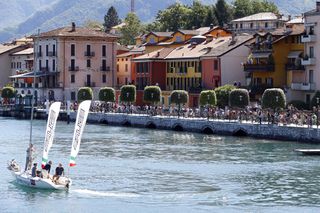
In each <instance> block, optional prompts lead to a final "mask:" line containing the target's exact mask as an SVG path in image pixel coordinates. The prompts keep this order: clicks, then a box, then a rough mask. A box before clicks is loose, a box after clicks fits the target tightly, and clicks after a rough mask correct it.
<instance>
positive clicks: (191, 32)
mask: <svg viewBox="0 0 320 213" xmlns="http://www.w3.org/2000/svg"><path fill="white" fill-rule="evenodd" d="M178 32H181V33H182V34H184V35H199V34H200V33H199V31H197V30H178Z"/></svg>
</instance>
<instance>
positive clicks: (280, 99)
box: [262, 88, 286, 109]
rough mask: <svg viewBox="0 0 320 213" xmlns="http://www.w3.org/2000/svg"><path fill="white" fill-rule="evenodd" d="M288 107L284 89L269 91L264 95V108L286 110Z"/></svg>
mask: <svg viewBox="0 0 320 213" xmlns="http://www.w3.org/2000/svg"><path fill="white" fill-rule="evenodd" d="M285 106H286V96H285V94H284V92H283V90H282V89H279V88H273V89H267V90H266V91H264V93H263V95H262V107H263V108H270V109H277V108H285Z"/></svg>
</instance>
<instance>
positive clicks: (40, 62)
mask: <svg viewBox="0 0 320 213" xmlns="http://www.w3.org/2000/svg"><path fill="white" fill-rule="evenodd" d="M41 67H42V61H41V60H39V70H40V69H41Z"/></svg>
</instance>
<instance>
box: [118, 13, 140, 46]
mask: <svg viewBox="0 0 320 213" xmlns="http://www.w3.org/2000/svg"><path fill="white" fill-rule="evenodd" d="M124 23H125V24H126V25H125V26H124V27H122V29H121V33H122V38H121V40H120V43H121V44H123V45H133V44H135V37H137V36H138V35H139V34H140V33H141V31H142V25H141V22H140V20H139V18H138V16H137V15H136V14H135V13H128V15H127V17H126V18H125V20H124Z"/></svg>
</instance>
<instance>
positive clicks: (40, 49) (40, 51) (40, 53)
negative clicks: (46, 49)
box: [39, 45, 42, 57]
mask: <svg viewBox="0 0 320 213" xmlns="http://www.w3.org/2000/svg"><path fill="white" fill-rule="evenodd" d="M41 56H42V47H41V45H39V57H41Z"/></svg>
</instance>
